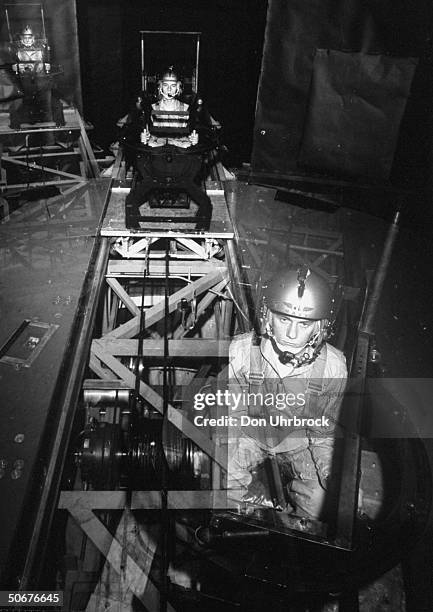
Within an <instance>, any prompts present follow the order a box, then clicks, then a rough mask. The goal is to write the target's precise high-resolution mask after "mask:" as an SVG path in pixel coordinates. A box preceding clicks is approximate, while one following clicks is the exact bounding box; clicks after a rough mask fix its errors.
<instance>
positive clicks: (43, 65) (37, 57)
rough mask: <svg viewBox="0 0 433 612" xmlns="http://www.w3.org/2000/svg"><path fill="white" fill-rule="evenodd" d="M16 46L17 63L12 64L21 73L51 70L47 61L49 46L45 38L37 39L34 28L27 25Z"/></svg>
mask: <svg viewBox="0 0 433 612" xmlns="http://www.w3.org/2000/svg"><path fill="white" fill-rule="evenodd" d="M15 46H16V51H15V52H16V56H17V63H16V64H14V65H13V66H12V68H13V70H14V71H15V72H18V73H20V74H26V73H42V72H49V71H50V68H51V66H50V64H49V63H48V62H47V59H48V58H47V54H48V48H47V44H46V41H45V40H42V41H40V40H38V41H36V39H35V35H34V34H33V30H32V28H31V27H30V26H29V25H27V26H26V27H25V28H24V30H23V31H22V33H21V34H20V38H19V42H18V43H17V44H16V45H15Z"/></svg>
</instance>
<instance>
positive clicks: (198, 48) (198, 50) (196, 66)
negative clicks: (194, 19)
mask: <svg viewBox="0 0 433 612" xmlns="http://www.w3.org/2000/svg"><path fill="white" fill-rule="evenodd" d="M199 61H200V34H197V44H196V51H195V92H194V93H197V92H198V64H199Z"/></svg>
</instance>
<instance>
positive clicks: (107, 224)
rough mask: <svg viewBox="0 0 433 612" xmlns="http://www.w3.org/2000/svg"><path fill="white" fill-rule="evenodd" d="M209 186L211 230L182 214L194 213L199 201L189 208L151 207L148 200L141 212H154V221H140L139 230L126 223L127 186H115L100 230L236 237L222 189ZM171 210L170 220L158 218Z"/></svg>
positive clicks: (104, 232) (113, 233) (123, 233)
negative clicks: (196, 227) (203, 228)
mask: <svg viewBox="0 0 433 612" xmlns="http://www.w3.org/2000/svg"><path fill="white" fill-rule="evenodd" d="M210 187H211V188H210V189H208V190H207V194H208V196H209V197H210V199H211V201H212V207H213V210H212V219H211V222H210V227H209V230H207V231H200V230H196V229H194V226H195V223H191V222H185V221H183V218H185V217H188V218H189V219H190V218H191V217H193V216H194V215H195V213H196V211H197V205H196V204H195V203H194V202H191V206H190V209H185V208H183V209H180V208H178V209H170V210H168V209H166V208H150V207H149V205H148V204H147V203H145V204H143V205H142V206H141V207H140V213H141V214H142V215H146V216H153V215H154V216H155V222H153V221H150V222H148V221H146V222H140V226H141V227H140V230H130V229H127V228H126V227H125V198H126V196H127V194H128V193H129V189H128V188H125V187H114V188H113V189H112V191H111V196H110V200H109V203H108V208H107V212H106V215H105V219H104V222H103V224H102V229H101V234H102V235H103V236H133V237H137V238H138V237H140V236H154V237H164V236H172V235H173V233H181V234H182V236H183V237H191V238H196V237H197V236H200V237H203V238H226V239H231V238H233V237H234V230H233V225H232V222H231V219H230V216H229V212H228V208H227V202H226V199H225V195H224V190H223V189H215V188H214V186H213V185H211V186H210ZM168 213H169V214H170V216H171V217H172V220H171V221H167V220H166V219H161V220H158V217H161V216H162V215H166V216H167V214H168Z"/></svg>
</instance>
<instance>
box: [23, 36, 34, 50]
mask: <svg viewBox="0 0 433 612" xmlns="http://www.w3.org/2000/svg"><path fill="white" fill-rule="evenodd" d="M22 41H23V45H24V46H25V47H32V46H33V44H34V42H35V37H34V36H33V35H32V34H24V36H23V37H22Z"/></svg>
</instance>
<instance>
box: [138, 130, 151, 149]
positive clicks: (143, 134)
mask: <svg viewBox="0 0 433 612" xmlns="http://www.w3.org/2000/svg"><path fill="white" fill-rule="evenodd" d="M149 138H150V132H149V130H147V129H145V130H143V131H142V132H141V134H140V142H141V143H142V144H144V145H147V143H148V142H149Z"/></svg>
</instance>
